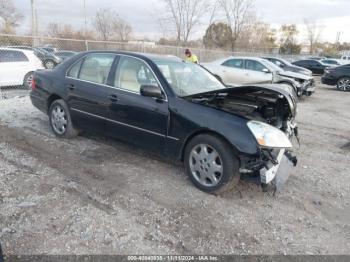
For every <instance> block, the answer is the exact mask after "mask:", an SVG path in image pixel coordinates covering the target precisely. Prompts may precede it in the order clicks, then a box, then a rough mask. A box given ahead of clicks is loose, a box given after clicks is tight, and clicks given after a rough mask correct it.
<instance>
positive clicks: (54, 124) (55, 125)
mask: <svg viewBox="0 0 350 262" xmlns="http://www.w3.org/2000/svg"><path fill="white" fill-rule="evenodd" d="M49 119H50V126H51V129H52V131H53V132H54V134H55V135H56V136H58V137H62V138H73V137H76V136H77V135H78V134H79V131H78V130H77V129H75V128H74V126H73V123H72V119H71V116H70V113H69V110H68V106H67V104H66V102H64V100H62V99H59V100H56V101H54V102H53V103H52V104H51V106H50V110H49Z"/></svg>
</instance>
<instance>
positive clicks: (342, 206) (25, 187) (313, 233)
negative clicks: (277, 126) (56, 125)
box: [0, 84, 350, 255]
mask: <svg viewBox="0 0 350 262" xmlns="http://www.w3.org/2000/svg"><path fill="white" fill-rule="evenodd" d="M349 112H350V93H342V92H338V91H336V90H335V89H334V88H331V87H325V86H321V85H320V84H319V89H318V91H317V93H316V94H315V95H314V96H312V97H310V98H306V99H304V101H302V102H301V103H300V106H299V116H298V123H299V126H300V135H301V148H300V150H299V161H300V162H299V166H298V167H297V168H296V169H295V170H294V172H293V174H292V176H291V177H290V179H289V181H288V182H287V184H286V186H285V188H284V190H283V191H282V192H280V193H278V194H277V195H275V196H273V194H272V193H263V192H262V190H261V188H260V187H259V186H256V185H254V184H249V183H243V182H242V183H241V184H240V185H239V188H238V189H237V190H236V191H234V192H231V193H227V194H226V195H223V196H220V197H217V196H213V195H209V194H205V193H202V192H200V191H198V190H197V189H195V188H194V187H193V186H192V184H191V183H190V181H189V179H188V178H187V177H186V176H185V174H184V171H183V168H182V166H181V165H180V164H176V163H173V162H169V161H167V160H165V159H162V158H161V157H159V156H155V155H152V154H150V153H148V152H144V151H142V150H140V149H138V148H134V147H130V146H128V145H125V144H123V143H120V142H118V141H113V140H110V139H106V138H103V137H101V136H98V135H93V134H84V135H82V136H80V137H78V138H76V139H73V140H59V139H56V138H55V137H54V136H53V135H52V133H51V131H50V130H49V125H48V118H47V116H45V115H44V114H42V113H41V112H39V111H38V110H36V109H35V108H33V106H32V105H31V103H30V101H29V99H28V97H22V98H11V99H7V100H0V241H1V243H2V245H3V249H4V252H5V253H6V254H7V255H11V254H16V255H18V254H21V255H25V254H27V255H28V254H29V255H31V254H60V255H61V254H213V255H214V254H266V255H271V254H292V255H295V254H350V190H349V185H350V176H349V175H350V118H349Z"/></svg>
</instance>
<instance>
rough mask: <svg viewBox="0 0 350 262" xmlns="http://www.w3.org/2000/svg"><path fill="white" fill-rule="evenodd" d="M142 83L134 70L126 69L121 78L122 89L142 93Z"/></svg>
mask: <svg viewBox="0 0 350 262" xmlns="http://www.w3.org/2000/svg"><path fill="white" fill-rule="evenodd" d="M140 87H141V86H140V83H139V82H138V80H137V73H136V70H134V69H126V68H125V69H124V70H123V71H122V72H121V76H120V88H123V89H126V90H130V91H133V92H137V93H140Z"/></svg>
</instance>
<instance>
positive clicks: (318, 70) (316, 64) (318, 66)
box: [292, 59, 329, 75]
mask: <svg viewBox="0 0 350 262" xmlns="http://www.w3.org/2000/svg"><path fill="white" fill-rule="evenodd" d="M292 64H293V65H296V66H300V67H303V68H306V69H308V70H310V71H312V73H313V74H315V75H323V73H324V70H325V69H326V68H328V67H329V66H327V65H325V64H323V63H321V62H320V61H317V60H313V59H305V60H299V61H296V62H293V63H292Z"/></svg>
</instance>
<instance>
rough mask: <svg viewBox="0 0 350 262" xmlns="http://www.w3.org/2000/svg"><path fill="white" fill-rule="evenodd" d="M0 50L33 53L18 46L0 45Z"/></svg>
mask: <svg viewBox="0 0 350 262" xmlns="http://www.w3.org/2000/svg"><path fill="white" fill-rule="evenodd" d="M0 50H7V51H22V52H24V53H31V54H32V53H34V51H32V50H28V49H20V48H10V47H0Z"/></svg>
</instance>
